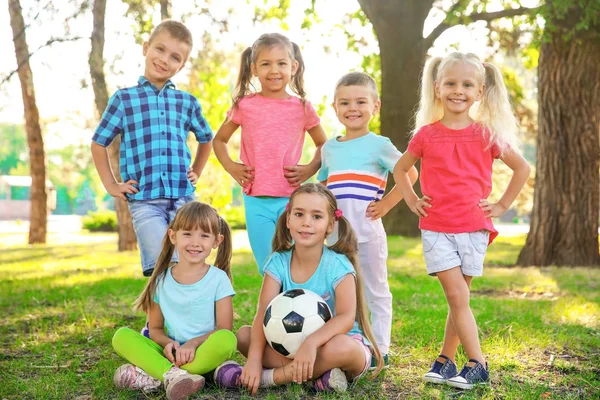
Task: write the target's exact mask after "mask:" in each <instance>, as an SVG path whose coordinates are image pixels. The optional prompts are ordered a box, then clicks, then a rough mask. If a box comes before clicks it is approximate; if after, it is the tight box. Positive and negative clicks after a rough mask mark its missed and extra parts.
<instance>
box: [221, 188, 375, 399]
mask: <svg viewBox="0 0 600 400" xmlns="http://www.w3.org/2000/svg"><path fill="white" fill-rule="evenodd" d="M335 223H337V225H338V240H337V241H336V242H335V243H334V244H333V245H331V246H326V245H325V239H326V238H327V236H328V235H329V234H331V233H332V231H333V227H334V224H335ZM362 288H363V285H362V278H361V273H360V268H359V267H358V241H357V239H356V235H355V234H354V230H353V229H352V227H351V226H350V223H349V222H348V220H347V219H346V218H345V217H344V216H343V215H342V211H341V210H340V209H339V208H338V204H337V201H336V199H335V196H334V195H333V194H332V193H331V192H330V191H329V190H328V189H326V188H325V187H324V186H323V185H320V184H315V183H308V184H304V185H302V186H300V187H299V188H297V189H296V190H295V191H294V192H293V193H292V195H291V197H290V200H289V203H288V205H287V206H286V207H284V212H283V214H282V215H281V216H280V217H279V220H278V222H277V229H276V232H275V237H274V238H273V254H272V255H271V257H269V259H268V260H267V263H266V265H265V275H264V279H263V284H262V288H261V291H260V298H259V302H258V307H257V310H256V316H255V317H254V322H253V324H252V326H243V327H241V328H240V329H239V330H238V332H237V333H236V337H237V339H238V349H239V350H240V352H241V353H242V354H243V355H244V356H245V357H247V361H246V365H245V366H244V367H243V368H242V367H241V366H240V365H238V364H237V363H235V362H233V361H229V362H228V363H227V365H224V366H223V367H222V368H221V370H220V371H221V375H222V376H223V377H224V378H223V379H222V380H221V381H222V382H227V383H228V384H229V386H226V387H230V388H236V387H246V388H247V389H248V390H249V391H250V392H251V393H252V394H256V392H257V390H258V388H259V387H269V386H273V385H282V384H286V383H290V382H296V383H306V382H308V383H309V385H310V386H311V388H312V389H313V390H316V391H319V392H321V391H327V392H332V391H335V392H343V391H345V390H346V389H347V387H348V381H350V382H352V381H355V380H357V379H358V378H360V377H361V376H363V375H364V374H365V373H366V372H367V371H368V370H369V368H370V366H371V359H372V358H375V360H376V361H375V362H374V364H375V365H376V369H375V374H377V373H379V371H381V369H382V367H383V358H382V356H381V352H380V351H379V348H378V347H377V343H376V341H375V339H374V336H373V331H372V328H371V325H370V323H369V321H370V319H369V311H368V309H367V306H366V302H365V296H364V294H363V289H362ZM292 289H308V290H311V291H313V292H315V293H317V294H318V295H320V296H321V297H322V298H323V299H324V300H325V302H327V304H328V305H329V308H330V309H331V311H332V315H333V317H332V318H331V319H330V320H329V321H327V323H325V325H323V326H322V327H321V328H319V329H318V330H316V331H315V332H313V333H312V334H311V335H309V336H308V337H307V338H306V339H305V340H304V342H302V345H301V346H300V348H299V349H298V351H297V352H296V356H295V358H294V359H293V360H291V359H289V358H286V357H284V356H282V355H281V354H279V353H278V352H276V351H275V350H273V349H272V348H271V347H270V346H268V345H267V342H266V338H265V334H264V330H263V327H262V321H263V318H264V315H265V310H266V308H267V305H268V304H269V303H270V302H271V300H273V298H275V296H277V295H278V294H279V293H280V292H282V291H287V290H292Z"/></svg>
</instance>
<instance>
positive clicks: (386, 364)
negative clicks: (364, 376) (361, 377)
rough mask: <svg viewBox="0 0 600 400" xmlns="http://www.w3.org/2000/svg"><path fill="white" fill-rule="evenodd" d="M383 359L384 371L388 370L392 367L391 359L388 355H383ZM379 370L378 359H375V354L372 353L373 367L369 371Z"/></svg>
mask: <svg viewBox="0 0 600 400" xmlns="http://www.w3.org/2000/svg"><path fill="white" fill-rule="evenodd" d="M381 357H382V358H383V369H387V368H389V367H390V358H389V356H388V355H387V354H382V355H381ZM376 368H377V359H376V358H375V354H373V353H371V366H370V367H369V371H374V370H375V369H376Z"/></svg>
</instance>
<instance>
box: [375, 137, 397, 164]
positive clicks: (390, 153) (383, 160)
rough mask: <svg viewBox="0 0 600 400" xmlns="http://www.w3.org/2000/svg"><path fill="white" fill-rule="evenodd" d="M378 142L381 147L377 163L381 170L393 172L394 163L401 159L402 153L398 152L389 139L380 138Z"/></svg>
mask: <svg viewBox="0 0 600 400" xmlns="http://www.w3.org/2000/svg"><path fill="white" fill-rule="evenodd" d="M380 140H381V141H382V146H381V147H380V150H379V156H378V159H377V161H378V162H379V165H380V166H381V168H383V169H385V170H387V171H390V172H393V171H394V167H395V166H396V163H397V162H398V160H399V159H400V157H402V153H400V152H399V151H398V149H397V148H396V146H394V144H393V143H392V141H391V140H390V139H388V138H386V137H383V136H380Z"/></svg>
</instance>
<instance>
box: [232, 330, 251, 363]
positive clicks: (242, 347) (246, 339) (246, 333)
mask: <svg viewBox="0 0 600 400" xmlns="http://www.w3.org/2000/svg"><path fill="white" fill-rule="evenodd" d="M251 333H252V327H251V326H249V325H244V326H242V327H241V328H240V329H238V331H237V332H236V334H235V337H236V339H237V349H238V351H239V352H240V353H242V354H243V355H244V357H247V356H248V349H249V348H250V336H251Z"/></svg>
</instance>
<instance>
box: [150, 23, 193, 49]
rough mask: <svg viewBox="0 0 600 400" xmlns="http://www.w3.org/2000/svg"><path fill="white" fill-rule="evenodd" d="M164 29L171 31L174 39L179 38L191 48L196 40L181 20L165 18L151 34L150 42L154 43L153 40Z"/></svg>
mask: <svg viewBox="0 0 600 400" xmlns="http://www.w3.org/2000/svg"><path fill="white" fill-rule="evenodd" d="M162 31H167V32H169V35H171V36H172V37H173V38H174V39H177V40H179V41H180V42H183V43H185V44H188V45H189V46H190V49H191V48H192V47H193V46H194V41H193V39H192V32H190V30H189V29H188V28H187V27H186V26H185V25H184V24H183V23H182V22H179V21H175V20H172V19H165V20H163V21H162V22H161V23H160V24H158V25H157V26H156V28H154V30H153V31H152V34H150V39H148V43H152V41H153V40H154V39H155V38H156V36H157V35H158V34H159V33H161V32H162Z"/></svg>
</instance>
